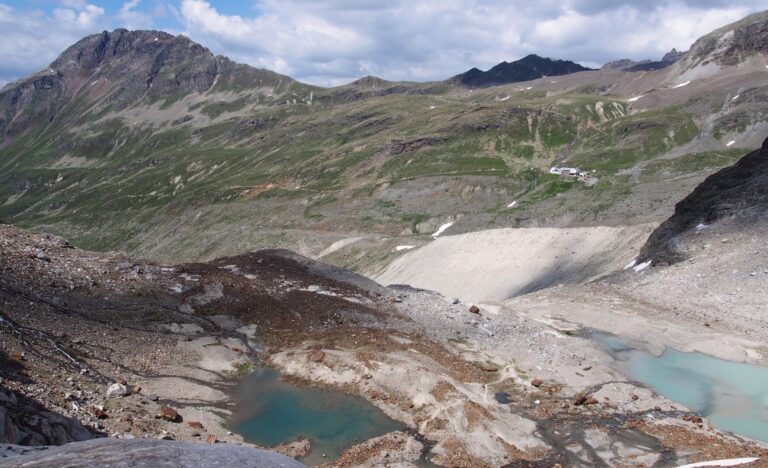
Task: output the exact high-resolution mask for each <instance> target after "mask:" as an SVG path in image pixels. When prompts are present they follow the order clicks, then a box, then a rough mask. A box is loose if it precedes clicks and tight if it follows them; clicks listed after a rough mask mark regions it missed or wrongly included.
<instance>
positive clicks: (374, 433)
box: [229, 368, 405, 465]
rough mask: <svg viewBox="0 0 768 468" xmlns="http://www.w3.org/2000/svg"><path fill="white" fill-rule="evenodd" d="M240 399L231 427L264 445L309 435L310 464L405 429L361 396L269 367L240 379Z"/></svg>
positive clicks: (305, 461) (308, 459) (252, 440)
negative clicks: (284, 377)
mask: <svg viewBox="0 0 768 468" xmlns="http://www.w3.org/2000/svg"><path fill="white" fill-rule="evenodd" d="M236 403H237V407H236V409H235V411H234V416H233V417H232V419H231V420H230V423H229V427H230V428H231V430H232V431H234V432H236V433H238V434H240V435H242V436H243V438H244V439H245V440H246V441H248V442H252V443H254V444H258V445H262V446H274V445H280V444H284V443H288V442H292V441H294V440H297V439H301V438H305V437H306V438H308V439H309V440H310V442H311V444H312V450H311V451H310V453H309V455H307V456H306V457H304V458H302V459H301V461H303V462H304V463H307V464H310V465H312V464H318V463H323V462H328V461H331V460H335V459H336V458H338V457H339V456H340V455H341V453H342V452H343V451H344V450H345V449H347V448H349V447H351V446H353V445H355V444H358V443H360V442H364V441H366V440H368V439H370V438H372V437H378V436H380V435H383V434H386V433H388V432H392V431H397V430H403V429H404V428H405V426H404V424H402V423H399V422H397V421H395V420H393V419H391V418H389V417H388V416H387V415H385V414H384V413H383V412H382V411H381V410H380V409H378V408H376V407H375V406H373V405H372V404H370V403H369V402H368V401H366V400H365V399H363V398H361V397H355V396H351V395H347V394H345V393H342V392H339V391H331V390H321V389H317V388H306V387H298V386H296V385H291V384H289V383H287V382H283V381H281V380H280V374H279V373H278V372H277V371H275V370H273V369H268V368H261V369H257V370H255V371H254V372H253V373H251V374H250V375H248V376H247V377H245V378H244V379H243V380H242V382H240V384H239V385H238V390H237V393H236ZM323 454H325V455H326V456H325V457H323V456H322V455H323Z"/></svg>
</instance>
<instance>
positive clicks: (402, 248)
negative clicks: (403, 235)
mask: <svg viewBox="0 0 768 468" xmlns="http://www.w3.org/2000/svg"><path fill="white" fill-rule="evenodd" d="M414 247H416V246H415V245H398V246H397V247H395V250H396V251H398V252H402V251H403V250H411V249H412V248H414Z"/></svg>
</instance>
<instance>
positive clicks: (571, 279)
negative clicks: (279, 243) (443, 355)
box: [374, 224, 654, 303]
mask: <svg viewBox="0 0 768 468" xmlns="http://www.w3.org/2000/svg"><path fill="white" fill-rule="evenodd" d="M653 227H654V226H653V225H650V224H645V225H639V226H627V227H606V226H598V227H588V228H527V229H511V228H509V229H493V230H488V231H479V232H472V233H467V234H459V235H452V236H446V237H440V238H438V239H435V240H434V241H432V242H430V243H429V244H427V245H425V246H423V247H421V248H419V249H414V250H412V251H410V252H408V253H406V254H405V255H402V256H401V257H399V258H397V259H395V260H394V261H393V262H392V263H391V264H389V265H388V266H387V267H386V268H385V269H384V271H383V272H381V273H379V274H377V275H375V277H374V279H375V280H376V281H377V282H379V283H381V284H384V285H388V284H410V285H411V286H414V287H417V288H424V289H431V290H434V291H439V292H441V293H443V294H444V295H446V296H450V297H458V298H459V299H461V300H462V301H463V302H468V303H469V302H482V301H502V300H504V299H508V298H510V297H513V296H516V295H519V294H523V293H525V292H530V291H533V290H536V289H540V288H542V287H546V286H556V285H558V284H561V283H562V284H565V283H581V282H585V281H589V280H591V279H594V278H596V277H599V276H601V275H603V274H606V273H609V272H612V271H616V270H620V269H621V268H622V267H624V266H625V265H626V263H627V258H631V257H633V256H635V255H637V252H638V251H639V249H640V246H642V244H643V243H644V242H645V240H646V238H647V237H648V235H649V234H650V232H651V231H652V229H653Z"/></svg>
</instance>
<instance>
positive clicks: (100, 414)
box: [91, 406, 109, 419]
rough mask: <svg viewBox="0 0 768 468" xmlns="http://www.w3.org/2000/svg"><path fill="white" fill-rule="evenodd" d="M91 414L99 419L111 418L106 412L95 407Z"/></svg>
mask: <svg viewBox="0 0 768 468" xmlns="http://www.w3.org/2000/svg"><path fill="white" fill-rule="evenodd" d="M91 414H93V415H94V416H96V418H97V419H107V418H108V417H109V415H108V414H107V413H106V412H105V411H104V410H102V409H101V408H97V407H95V406H92V407H91Z"/></svg>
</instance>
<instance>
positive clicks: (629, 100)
mask: <svg viewBox="0 0 768 468" xmlns="http://www.w3.org/2000/svg"><path fill="white" fill-rule="evenodd" d="M643 96H644V95H643V94H641V95H640V96H635V97H633V98H629V99H627V102H637V101H638V100H640V98H641V97H643Z"/></svg>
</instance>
